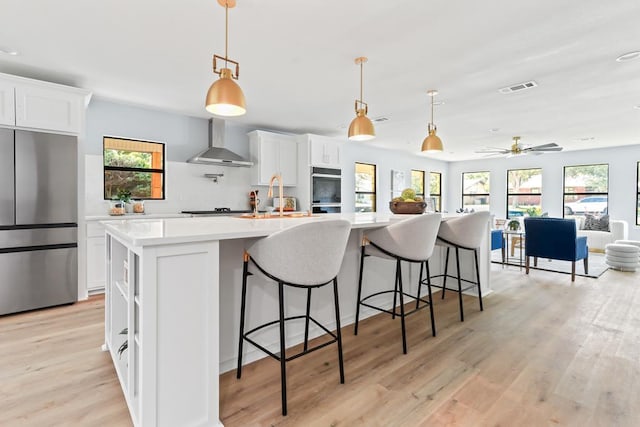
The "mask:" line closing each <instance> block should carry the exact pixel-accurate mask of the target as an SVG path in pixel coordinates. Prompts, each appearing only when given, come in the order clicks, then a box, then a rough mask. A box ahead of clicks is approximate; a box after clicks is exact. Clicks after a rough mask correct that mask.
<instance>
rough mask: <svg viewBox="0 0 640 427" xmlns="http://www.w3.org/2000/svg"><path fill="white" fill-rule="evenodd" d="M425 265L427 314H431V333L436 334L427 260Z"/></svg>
mask: <svg viewBox="0 0 640 427" xmlns="http://www.w3.org/2000/svg"><path fill="white" fill-rule="evenodd" d="M425 264H426V266H427V290H428V292H429V315H430V316H431V334H432V335H433V336H434V337H435V336H436V321H435V317H434V316H433V298H431V273H430V272H429V261H427V262H425Z"/></svg>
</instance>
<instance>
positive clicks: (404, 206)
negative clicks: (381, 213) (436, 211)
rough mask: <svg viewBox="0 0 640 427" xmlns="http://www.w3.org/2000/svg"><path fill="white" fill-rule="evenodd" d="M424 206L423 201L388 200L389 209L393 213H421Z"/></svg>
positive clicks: (425, 205)
mask: <svg viewBox="0 0 640 427" xmlns="http://www.w3.org/2000/svg"><path fill="white" fill-rule="evenodd" d="M426 207H427V204H426V203H425V202H393V201H392V202H389V209H390V210H391V212H393V213H394V214H421V213H424V209H425V208H426Z"/></svg>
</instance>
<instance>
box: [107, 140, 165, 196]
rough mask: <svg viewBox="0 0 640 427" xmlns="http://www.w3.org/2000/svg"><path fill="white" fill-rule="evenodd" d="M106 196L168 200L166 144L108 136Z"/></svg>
mask: <svg viewBox="0 0 640 427" xmlns="http://www.w3.org/2000/svg"><path fill="white" fill-rule="evenodd" d="M103 145H104V150H103V156H104V198H105V199H106V200H110V199H121V200H125V201H128V200H127V199H129V198H133V199H164V144H162V143H159V142H147V141H133V140H128V139H123V138H112V137H104V139H103Z"/></svg>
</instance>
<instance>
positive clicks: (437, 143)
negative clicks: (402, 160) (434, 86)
mask: <svg viewBox="0 0 640 427" xmlns="http://www.w3.org/2000/svg"><path fill="white" fill-rule="evenodd" d="M427 94H428V95H429V96H430V97H431V121H430V122H429V126H428V130H429V135H427V137H426V138H425V139H424V141H422V151H423V152H428V153H433V152H436V151H442V140H441V139H440V138H439V137H438V135H436V125H435V124H434V123H433V98H434V97H435V96H436V95H437V94H438V91H437V90H430V91H428V92H427Z"/></svg>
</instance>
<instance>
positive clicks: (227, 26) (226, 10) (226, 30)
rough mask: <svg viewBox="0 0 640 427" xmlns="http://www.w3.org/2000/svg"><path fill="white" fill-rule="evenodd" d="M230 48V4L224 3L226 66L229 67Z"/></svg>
mask: <svg viewBox="0 0 640 427" xmlns="http://www.w3.org/2000/svg"><path fill="white" fill-rule="evenodd" d="M228 50H229V4H228V3H225V5H224V66H225V68H227V67H228V65H227V64H228V63H227V58H228V57H229V55H228Z"/></svg>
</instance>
